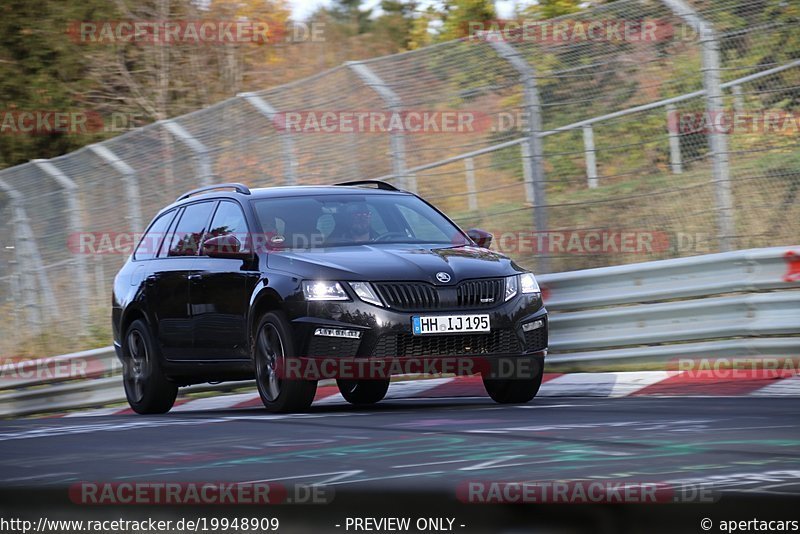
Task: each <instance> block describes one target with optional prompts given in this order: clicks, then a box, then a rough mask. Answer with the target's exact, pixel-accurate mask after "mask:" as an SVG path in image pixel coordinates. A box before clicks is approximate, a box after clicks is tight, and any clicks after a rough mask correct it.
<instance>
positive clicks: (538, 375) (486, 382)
mask: <svg viewBox="0 0 800 534" xmlns="http://www.w3.org/2000/svg"><path fill="white" fill-rule="evenodd" d="M520 358H526V361H525V362H524V363H525V366H516V367H518V368H525V369H529V370H530V371H529V372H527V373H525V374H526V376H524V377H521V378H490V377H487V376H485V375H484V377H483V387H484V388H486V393H488V394H489V397H491V398H492V400H493V401H495V402H497V403H500V404H524V403H526V402H529V401H531V400H532V399H533V398H534V397H535V396H536V394H537V393H538V392H539V387H541V385H542V376H543V375H544V359H543V358H529V357H525V356H520Z"/></svg>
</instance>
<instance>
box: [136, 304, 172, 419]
mask: <svg viewBox="0 0 800 534" xmlns="http://www.w3.org/2000/svg"><path fill="white" fill-rule="evenodd" d="M122 351H123V361H122V378H123V380H122V383H123V386H124V388H125V397H126V398H127V399H128V404H129V405H130V407H131V408H132V409H133V411H134V412H136V413H138V414H142V415H147V414H160V413H167V412H168V411H170V409H171V408H172V406H173V405H174V404H175V398H176V397H177V396H178V386H177V385H176V384H175V383H173V382H170V381H169V380H168V379H167V378H166V377H165V376H164V373H163V371H162V370H161V357H160V353H159V351H158V347H157V345H156V342H155V340H154V339H153V335H152V334H151V333H150V328H149V327H148V326H147V323H145V322H144V321H143V320H141V319H139V320H136V321H134V322H133V323H132V324H131V325H130V327H128V331H127V332H126V333H125V343H123V346H122Z"/></svg>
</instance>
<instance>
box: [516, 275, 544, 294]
mask: <svg viewBox="0 0 800 534" xmlns="http://www.w3.org/2000/svg"><path fill="white" fill-rule="evenodd" d="M519 285H520V287H521V289H522V294H523V295H530V294H532V293H541V292H542V290H541V289H539V284H537V283H536V277H535V276H533V273H522V274H521V275H519Z"/></svg>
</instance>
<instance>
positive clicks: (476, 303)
mask: <svg viewBox="0 0 800 534" xmlns="http://www.w3.org/2000/svg"><path fill="white" fill-rule="evenodd" d="M504 286H505V280H503V279H502V278H493V279H491V280H467V281H466V282H462V283H461V284H459V285H458V286H457V287H456V295H457V298H458V306H459V307H460V308H488V307H491V306H494V305H495V304H497V303H498V302H502V296H503V292H504V289H505V287H504Z"/></svg>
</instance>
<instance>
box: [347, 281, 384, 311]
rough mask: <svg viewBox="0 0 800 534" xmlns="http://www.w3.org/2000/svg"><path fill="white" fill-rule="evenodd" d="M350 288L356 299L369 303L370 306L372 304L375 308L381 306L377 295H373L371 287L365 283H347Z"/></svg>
mask: <svg viewBox="0 0 800 534" xmlns="http://www.w3.org/2000/svg"><path fill="white" fill-rule="evenodd" d="M348 283H349V284H350V287H352V288H353V291H355V293H356V295H358V298H360V299H361V300H363V301H364V302H369V303H370V304H374V305H375V306H383V304H382V303H381V299H379V298H378V295H376V294H375V291H373V289H372V286H371V285H369V284H368V283H367V282H348Z"/></svg>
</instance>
